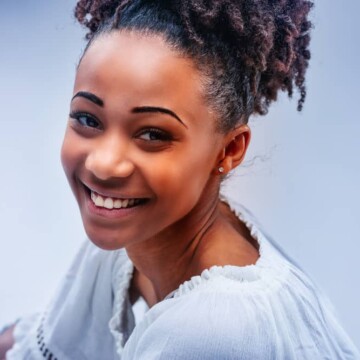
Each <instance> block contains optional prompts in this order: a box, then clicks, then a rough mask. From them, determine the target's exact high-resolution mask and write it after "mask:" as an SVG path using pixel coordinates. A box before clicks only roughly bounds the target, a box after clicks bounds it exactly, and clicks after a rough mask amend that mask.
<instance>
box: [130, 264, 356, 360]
mask: <svg viewBox="0 0 360 360" xmlns="http://www.w3.org/2000/svg"><path fill="white" fill-rule="evenodd" d="M293 271H295V273H293ZM198 281H200V280H199V279H198ZM126 348H127V349H126V351H129V354H131V353H133V354H139V357H138V358H142V356H143V357H144V358H148V359H152V358H151V357H150V358H149V357H147V356H148V354H149V353H154V354H161V356H160V357H154V359H158V358H171V359H184V358H186V359H269V360H270V359H274V358H286V359H298V358H302V359H313V358H321V356H322V354H327V355H329V358H336V356H337V354H340V353H341V354H348V353H349V354H352V353H355V350H354V348H353V345H352V344H351V342H350V341H348V339H347V338H346V336H345V335H344V333H343V331H342V328H341V326H339V324H337V323H336V322H334V321H333V316H332V315H331V312H330V311H329V308H328V307H327V303H326V302H323V299H322V296H321V294H319V293H317V291H316V288H315V287H313V285H312V282H311V281H310V280H309V279H308V278H307V277H306V275H304V274H303V273H302V272H301V271H300V270H297V269H290V270H289V271H288V272H287V276H286V277H284V278H282V279H278V283H277V284H276V285H273V286H266V283H265V282H261V281H259V282H257V281H253V282H247V283H241V282H239V281H238V280H234V279H231V278H229V277H220V276H217V277H215V278H212V279H211V278H210V279H209V280H208V281H207V282H206V281H203V282H202V284H200V285H199V284H198V285H197V286H196V287H195V288H194V289H193V290H191V291H189V292H188V293H186V294H182V295H181V296H178V297H175V298H172V299H167V300H164V301H162V302H160V303H158V304H156V305H155V306H154V307H152V308H151V309H150V310H149V311H148V312H147V313H146V314H145V318H144V320H143V321H142V322H141V323H140V324H139V325H137V326H136V328H135V329H134V332H133V334H132V335H131V337H130V339H129V343H128V344H127V346H126ZM350 350H351V351H350ZM344 358H346V357H344ZM355 358H356V357H349V359H355Z"/></svg>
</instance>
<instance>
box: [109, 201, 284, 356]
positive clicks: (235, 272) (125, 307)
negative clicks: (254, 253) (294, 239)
mask: <svg viewBox="0 0 360 360" xmlns="http://www.w3.org/2000/svg"><path fill="white" fill-rule="evenodd" d="M220 199H221V201H223V202H225V203H226V204H227V205H228V206H229V207H230V209H231V211H232V212H233V213H234V214H235V215H236V216H237V217H238V218H239V219H240V220H241V221H242V222H243V223H244V224H245V225H246V227H247V228H248V229H249V231H250V234H251V236H252V237H253V239H255V240H256V242H257V243H258V246H259V254H260V256H259V258H258V260H257V262H256V263H255V264H253V265H247V266H242V267H240V266H235V265H224V266H219V265H213V266H211V267H210V268H208V269H205V270H203V271H202V273H201V274H200V275H195V276H192V277H191V278H190V279H189V280H187V281H185V282H183V283H182V284H181V285H180V286H179V287H178V288H177V289H175V290H173V291H172V292H171V293H169V294H168V295H167V296H166V297H165V298H164V300H162V301H166V300H168V299H171V298H176V297H180V296H182V295H185V294H187V293H189V292H190V291H192V290H194V289H196V288H197V287H198V286H199V285H200V284H202V283H204V282H206V281H207V280H209V279H211V278H213V277H216V276H224V277H227V278H230V279H231V278H232V279H234V280H237V281H241V282H247V283H251V282H254V283H256V280H259V279H260V278H266V277H272V275H273V274H272V272H274V271H275V272H279V271H281V268H279V266H276V263H277V261H276V257H277V255H276V253H275V252H274V248H273V247H271V246H270V244H269V243H268V241H267V239H265V237H264V235H263V233H262V232H261V231H260V230H259V227H258V226H257V225H256V220H255V219H254V217H253V216H252V214H251V213H250V212H249V211H248V210H247V209H246V208H245V207H244V206H242V205H240V204H239V203H236V202H235V201H234V200H232V199H229V198H227V197H226V196H225V195H222V194H221V195H220ZM270 253H271V256H270ZM116 266H117V271H116V273H115V277H114V279H115V283H114V292H115V299H114V311H113V316H112V318H111V320H110V322H109V328H110V331H111V333H112V335H113V336H114V338H115V342H116V348H117V353H118V354H119V356H120V358H121V355H122V353H123V348H124V346H125V343H126V341H127V339H128V338H129V336H130V335H131V332H132V331H133V329H134V327H135V320H134V314H133V312H132V307H131V303H130V301H129V293H128V290H129V286H130V282H131V278H132V274H133V271H134V265H133V263H132V262H131V260H130V259H129V257H128V256H127V253H126V251H125V250H124V251H122V252H121V253H120V256H119V259H118V261H117V264H116ZM264 268H266V272H265V273H264V271H263V269H264ZM269 284H271V286H275V285H276V282H274V281H271V282H269ZM259 286H264V284H259ZM265 286H267V285H266V284H265ZM269 286H270V285H269ZM156 305H158V304H156ZM156 305H154V306H156Z"/></svg>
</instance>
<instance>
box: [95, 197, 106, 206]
mask: <svg viewBox="0 0 360 360" xmlns="http://www.w3.org/2000/svg"><path fill="white" fill-rule="evenodd" d="M95 205H96V206H101V207H103V206H104V199H103V198H102V197H101V196H98V197H97V198H96V200H95Z"/></svg>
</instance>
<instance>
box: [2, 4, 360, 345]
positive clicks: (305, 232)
mask: <svg viewBox="0 0 360 360" xmlns="http://www.w3.org/2000/svg"><path fill="white" fill-rule="evenodd" d="M74 4H75V1H69V0H63V1H44V0H37V1H33V2H31V1H24V0H18V1H13V0H1V1H0V27H1V29H0V30H1V31H0V45H1V48H0V108H1V116H0V166H1V176H0V189H1V194H0V225H1V229H2V231H1V237H0V284H1V285H0V286H1V292H0V325H1V324H3V323H5V322H7V321H12V320H13V319H15V318H17V317H18V316H21V315H23V314H26V313H30V312H32V311H34V310H37V309H41V308H42V307H43V306H44V305H45V304H46V303H47V300H48V298H49V297H50V296H51V294H52V292H53V291H54V289H55V287H56V285H57V283H58V282H59V279H60V278H61V276H62V275H63V273H64V271H65V270H66V268H67V267H68V265H69V263H70V261H71V258H72V256H73V255H74V254H75V252H76V249H77V248H78V246H79V244H80V242H81V241H82V240H83V239H84V238H85V233H84V231H83V229H82V224H81V219H80V215H79V213H78V209H77V205H76V203H75V200H74V199H73V197H72V194H71V192H70V189H69V188H68V185H67V182H66V179H65V176H64V174H63V171H62V168H61V164H60V147H61V142H62V136H63V133H64V129H65V125H66V121H67V114H68V108H69V100H70V98H71V94H72V85H73V78H74V73H75V66H76V63H77V61H78V59H79V56H80V54H81V49H82V48H83V47H84V45H85V43H84V41H83V39H82V36H83V34H84V32H83V31H82V30H81V29H80V27H79V26H78V25H77V24H76V23H75V21H74V20H73V18H72V9H73V7H74ZM359 13H360V3H359V2H358V1H357V0H348V1H346V2H340V1H331V2H329V1H326V0H319V1H316V8H315V11H314V13H313V16H312V17H313V21H314V24H315V26H316V28H315V30H314V32H313V42H312V53H313V59H312V63H311V67H310V69H309V72H308V80H307V84H308V99H307V102H306V105H305V109H304V111H303V113H301V114H299V113H297V112H296V101H295V100H294V101H289V100H288V99H287V98H286V97H285V96H281V97H280V100H279V102H278V103H277V104H275V105H274V106H273V107H272V109H271V111H270V113H269V115H268V116H266V117H263V118H261V117H258V118H256V119H254V121H252V122H251V126H252V129H253V139H252V144H251V147H250V151H249V154H248V156H247V164H248V165H249V164H250V165H251V160H252V159H254V161H253V164H252V165H251V166H250V165H249V166H243V167H242V168H240V169H239V170H238V171H237V172H236V173H235V174H234V175H233V177H232V179H231V180H230V181H229V182H228V183H227V185H226V186H225V188H224V191H225V192H226V193H231V195H232V196H233V197H234V198H236V199H238V200H239V201H240V202H242V203H243V204H244V205H246V206H247V207H248V208H250V209H251V210H252V212H253V213H255V214H256V216H257V217H258V219H259V220H260V222H261V223H262V224H263V225H264V226H265V228H266V230H267V232H268V233H270V234H271V235H272V236H273V237H274V238H275V239H276V241H277V242H278V243H280V244H281V246H282V247H283V248H284V249H286V251H287V252H288V253H289V254H290V255H291V256H293V257H294V258H295V259H296V260H297V261H298V262H299V263H300V264H301V265H302V267H303V268H304V269H305V270H306V271H307V272H308V273H309V274H311V276H312V277H313V278H314V279H315V281H316V282H317V283H318V284H320V286H321V287H322V288H323V289H324V290H325V292H326V293H327V294H328V295H329V297H330V299H331V300H332V302H333V304H334V306H335V308H336V309H337V312H338V316H339V318H340V320H341V322H342V323H343V325H344V328H345V329H346V330H347V331H348V333H349V334H350V336H351V337H352V338H353V340H354V342H355V343H356V344H357V346H358V347H359V345H360V321H359V320H360V315H359V311H358V305H359V304H360V287H359V280H358V275H359V268H360V266H359V260H358V258H359V255H358V254H359V250H360V245H359V241H360V238H359V235H358V234H359V230H360V222H359V215H360V212H359V204H360V192H359V188H358V186H359V184H360V164H359V160H358V156H359V155H360V151H359V150H360V142H359V133H360V131H359V130H360V122H359V119H358V117H359V115H358V109H357V106H358V104H359V101H360V97H359V95H358V81H359V64H360V49H359V45H358V44H359V35H360V34H359V30H358V25H357V24H356V20H357V17H358V14H359Z"/></svg>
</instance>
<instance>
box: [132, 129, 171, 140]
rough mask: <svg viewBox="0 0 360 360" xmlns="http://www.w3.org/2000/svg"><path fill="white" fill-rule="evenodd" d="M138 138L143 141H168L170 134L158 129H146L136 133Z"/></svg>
mask: <svg viewBox="0 0 360 360" xmlns="http://www.w3.org/2000/svg"><path fill="white" fill-rule="evenodd" d="M138 138H139V139H142V140H145V141H170V140H171V139H172V137H171V135H169V134H168V133H166V132H165V131H162V130H160V129H146V130H144V131H142V132H141V133H140V134H139V135H138Z"/></svg>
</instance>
